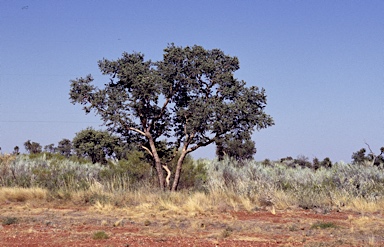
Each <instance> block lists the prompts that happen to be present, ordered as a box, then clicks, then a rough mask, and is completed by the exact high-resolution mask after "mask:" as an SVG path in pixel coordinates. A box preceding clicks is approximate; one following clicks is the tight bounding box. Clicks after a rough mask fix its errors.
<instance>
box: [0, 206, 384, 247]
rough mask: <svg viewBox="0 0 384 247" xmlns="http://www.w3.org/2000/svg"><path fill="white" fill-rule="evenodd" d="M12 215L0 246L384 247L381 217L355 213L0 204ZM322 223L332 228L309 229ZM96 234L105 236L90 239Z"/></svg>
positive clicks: (1, 229)
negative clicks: (146, 211) (143, 211)
mask: <svg viewBox="0 0 384 247" xmlns="http://www.w3.org/2000/svg"><path fill="white" fill-rule="evenodd" d="M10 217H16V218H17V219H18V220H17V222H16V223H13V224H10V225H2V226H0V246H130V247H132V246H155V247H156V246H167V247H176V246H177V247H181V246H202V247H205V246H210V247H212V246H220V247H221V246H239V247H242V246H368V245H371V246H384V219H383V217H382V215H381V214H366V215H364V216H363V215H360V214H358V213H356V212H336V211H332V212H329V213H326V214H323V213H316V212H315V211H311V210H301V209H297V210H285V211H276V214H272V213H271V212H268V211H256V212H244V211H240V212H227V213H214V214H213V213H212V214H206V215H194V216H190V215H187V214H185V215H182V214H172V212H167V213H166V214H164V212H159V213H152V214H150V215H146V216H140V217H139V216H137V217H134V216H132V215H130V214H129V213H127V212H126V211H123V210H120V211H119V210H116V211H115V212H108V213H98V212H95V211H92V210H90V208H87V207H63V206H60V207H49V206H48V207H47V206H44V207H42V206H41V207H36V205H34V206H33V207H30V206H28V205H23V204H21V203H18V204H17V203H14V204H9V203H8V204H6V205H4V204H3V205H0V221H2V222H3V224H4V222H5V220H6V219H7V218H10ZM116 222H118V223H116ZM321 222H328V223H329V222H332V223H333V224H334V225H333V226H332V227H329V228H324V229H321V228H314V227H312V226H313V225H314V224H316V223H321ZM113 225H116V226H113ZM98 231H104V232H105V233H106V234H107V235H108V236H109V238H108V239H105V240H94V239H93V234H94V233H95V232H98Z"/></svg>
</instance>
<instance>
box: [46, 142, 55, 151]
mask: <svg viewBox="0 0 384 247" xmlns="http://www.w3.org/2000/svg"><path fill="white" fill-rule="evenodd" d="M44 152H47V153H52V154H53V153H55V152H56V147H55V144H53V143H51V144H48V145H45V146H44Z"/></svg>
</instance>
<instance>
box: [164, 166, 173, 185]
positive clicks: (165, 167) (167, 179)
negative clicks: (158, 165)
mask: <svg viewBox="0 0 384 247" xmlns="http://www.w3.org/2000/svg"><path fill="white" fill-rule="evenodd" d="M163 168H164V170H166V171H167V177H166V178H165V183H166V184H167V188H169V183H170V179H171V174H172V173H171V171H170V170H169V168H168V166H167V165H163Z"/></svg>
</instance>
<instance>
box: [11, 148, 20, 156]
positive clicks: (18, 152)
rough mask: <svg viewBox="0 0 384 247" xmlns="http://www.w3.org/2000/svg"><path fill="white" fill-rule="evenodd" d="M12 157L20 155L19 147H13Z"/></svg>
mask: <svg viewBox="0 0 384 247" xmlns="http://www.w3.org/2000/svg"><path fill="white" fill-rule="evenodd" d="M12 154H13V155H19V154H20V148H19V146H15V147H14V148H13V152H12Z"/></svg>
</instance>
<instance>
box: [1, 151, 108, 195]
mask: <svg viewBox="0 0 384 247" xmlns="http://www.w3.org/2000/svg"><path fill="white" fill-rule="evenodd" d="M103 169H105V167H102V166H101V165H99V164H91V163H86V164H80V163H78V162H74V161H70V160H68V159H59V158H55V157H53V158H49V159H48V158H46V156H45V155H41V156H39V157H35V158H30V157H29V156H28V155H19V156H17V158H16V159H15V160H14V161H12V162H11V163H10V164H7V167H3V169H2V173H3V174H2V176H1V178H0V185H1V186H18V187H32V186H38V187H42V188H47V189H49V190H57V189H86V188H87V187H88V186H89V185H90V183H89V182H90V181H93V180H96V181H97V180H98V179H99V173H100V171H101V170H103Z"/></svg>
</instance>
